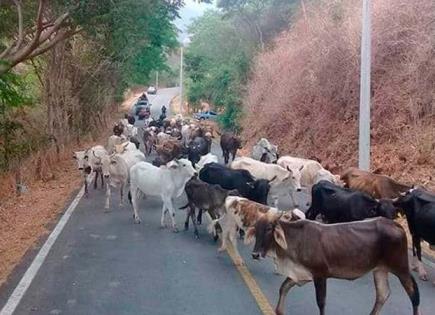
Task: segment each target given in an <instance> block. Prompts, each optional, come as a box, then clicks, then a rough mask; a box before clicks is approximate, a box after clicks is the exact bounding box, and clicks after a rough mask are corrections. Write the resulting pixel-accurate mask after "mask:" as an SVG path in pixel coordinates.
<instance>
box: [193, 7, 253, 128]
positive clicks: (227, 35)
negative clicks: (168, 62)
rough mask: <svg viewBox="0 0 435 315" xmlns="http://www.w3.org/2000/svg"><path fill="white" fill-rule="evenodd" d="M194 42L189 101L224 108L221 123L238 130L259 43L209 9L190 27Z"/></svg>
mask: <svg viewBox="0 0 435 315" xmlns="http://www.w3.org/2000/svg"><path fill="white" fill-rule="evenodd" d="M190 32H191V33H192V42H191V44H190V45H189V47H188V50H187V52H186V59H185V60H186V73H187V76H188V78H189V80H188V92H187V97H188V100H189V102H191V103H193V104H199V103H200V102H201V101H202V100H204V101H207V102H210V103H212V104H213V105H215V106H217V107H218V108H221V109H223V110H224V112H223V114H222V115H221V119H220V123H221V125H222V127H223V128H225V129H237V128H238V125H237V119H238V117H239V116H240V108H241V106H240V105H241V97H240V95H241V93H242V90H243V86H244V84H245V83H246V81H247V74H248V70H249V64H250V60H251V59H252V57H253V53H254V51H255V47H256V46H255V43H253V42H252V41H250V40H248V39H246V38H244V37H240V33H239V32H238V29H237V28H235V27H234V25H233V24H232V21H231V20H228V19H224V18H223V15H222V13H219V12H217V11H208V12H206V13H205V14H204V16H202V17H201V18H199V19H198V20H196V21H195V22H194V23H193V24H192V26H191V27H190Z"/></svg>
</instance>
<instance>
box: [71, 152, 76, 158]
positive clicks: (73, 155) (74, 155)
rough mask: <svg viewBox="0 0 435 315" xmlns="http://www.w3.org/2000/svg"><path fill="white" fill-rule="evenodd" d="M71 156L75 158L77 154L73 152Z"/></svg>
mask: <svg viewBox="0 0 435 315" xmlns="http://www.w3.org/2000/svg"><path fill="white" fill-rule="evenodd" d="M72 157H73V159H74V160H77V155H76V154H75V153H74V152H73V154H72Z"/></svg>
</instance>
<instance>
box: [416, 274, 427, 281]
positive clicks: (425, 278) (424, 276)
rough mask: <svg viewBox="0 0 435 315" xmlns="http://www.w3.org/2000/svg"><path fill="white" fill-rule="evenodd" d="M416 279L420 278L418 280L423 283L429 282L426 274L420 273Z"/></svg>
mask: <svg viewBox="0 0 435 315" xmlns="http://www.w3.org/2000/svg"><path fill="white" fill-rule="evenodd" d="M418 277H419V278H420V280H423V281H427V280H429V278H428V277H427V273H421V274H419V275H418Z"/></svg>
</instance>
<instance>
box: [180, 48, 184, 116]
mask: <svg viewBox="0 0 435 315" xmlns="http://www.w3.org/2000/svg"><path fill="white" fill-rule="evenodd" d="M183 49H184V47H183V44H181V50H180V114H182V113H183Z"/></svg>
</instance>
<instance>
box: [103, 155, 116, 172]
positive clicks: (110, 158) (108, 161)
mask: <svg viewBox="0 0 435 315" xmlns="http://www.w3.org/2000/svg"><path fill="white" fill-rule="evenodd" d="M117 162H118V161H117V159H116V158H115V154H111V155H104V156H103V157H102V158H101V169H102V172H103V176H104V177H105V178H109V177H110V167H111V166H112V165H114V166H116V164H117Z"/></svg>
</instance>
